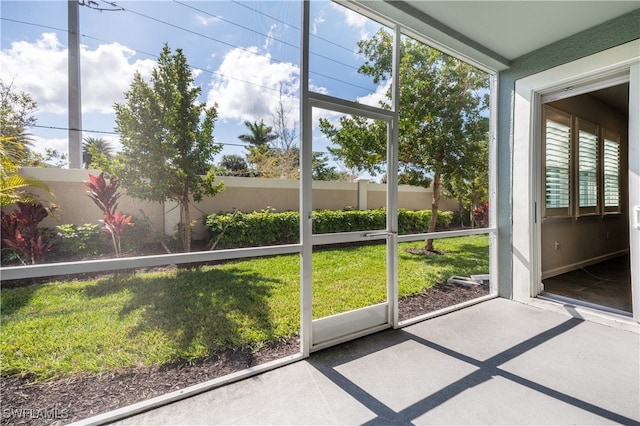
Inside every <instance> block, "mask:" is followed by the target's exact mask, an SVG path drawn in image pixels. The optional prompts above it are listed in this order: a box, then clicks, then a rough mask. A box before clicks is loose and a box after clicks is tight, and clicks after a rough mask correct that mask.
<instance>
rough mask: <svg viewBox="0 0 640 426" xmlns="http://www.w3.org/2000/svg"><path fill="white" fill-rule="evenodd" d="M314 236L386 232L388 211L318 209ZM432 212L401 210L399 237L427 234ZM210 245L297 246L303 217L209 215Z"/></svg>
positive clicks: (447, 220) (446, 219) (442, 222)
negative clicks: (215, 243) (378, 230)
mask: <svg viewBox="0 0 640 426" xmlns="http://www.w3.org/2000/svg"><path fill="white" fill-rule="evenodd" d="M313 215H314V217H315V219H314V221H313V233H314V234H329V233H336V232H355V231H365V230H375V229H384V228H385V224H386V210H385V209H377V210H318V211H315V212H314V213H313ZM452 217H453V214H452V212H439V213H438V227H439V228H440V229H442V228H446V227H448V226H449V225H450V224H451V219H452ZM430 218H431V211H427V210H423V211H411V210H405V209H400V210H399V212H398V227H399V231H400V234H416V233H423V232H428V230H429V221H430ZM204 224H205V227H206V229H207V237H208V238H209V244H210V245H211V244H213V242H214V241H218V243H217V245H216V248H220V249H223V248H240V247H259V246H269V245H278V244H294V243H297V242H298V241H299V234H300V215H299V213H298V212H282V213H274V212H273V211H271V210H264V211H262V212H252V213H242V212H238V213H236V214H235V215H232V214H230V213H218V214H212V215H209V216H206V217H205V218H204Z"/></svg>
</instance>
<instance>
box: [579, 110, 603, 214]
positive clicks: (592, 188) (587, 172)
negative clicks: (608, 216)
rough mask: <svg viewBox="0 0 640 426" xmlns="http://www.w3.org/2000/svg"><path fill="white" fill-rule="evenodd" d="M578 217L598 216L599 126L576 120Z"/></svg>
mask: <svg viewBox="0 0 640 426" xmlns="http://www.w3.org/2000/svg"><path fill="white" fill-rule="evenodd" d="M576 129H577V150H578V154H577V161H578V164H577V166H576V169H577V172H578V176H577V185H578V188H577V191H576V193H577V196H578V210H577V214H578V215H594V214H598V165H599V164H598V145H599V144H598V125H597V124H593V123H589V122H588V121H585V120H582V119H580V118H576Z"/></svg>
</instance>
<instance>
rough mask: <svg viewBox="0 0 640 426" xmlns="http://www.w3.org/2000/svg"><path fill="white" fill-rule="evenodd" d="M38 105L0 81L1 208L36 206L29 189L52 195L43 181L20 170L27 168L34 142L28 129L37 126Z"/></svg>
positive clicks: (24, 94) (34, 197)
mask: <svg viewBox="0 0 640 426" xmlns="http://www.w3.org/2000/svg"><path fill="white" fill-rule="evenodd" d="M37 106H38V105H37V103H36V101H34V100H33V98H31V96H30V95H29V94H28V93H26V92H18V91H15V90H14V89H13V87H12V85H11V84H5V83H4V82H3V81H2V80H0V202H1V205H2V207H5V206H8V205H10V204H13V203H15V202H18V201H21V202H25V203H37V202H38V197H37V196H36V195H35V194H33V193H32V192H30V191H29V188H40V189H43V190H45V191H48V192H51V190H50V189H49V187H48V186H47V185H45V184H44V183H43V182H42V181H40V180H38V179H35V178H32V177H27V176H22V175H20V173H19V170H20V167H21V166H24V165H28V163H29V158H30V156H31V151H30V149H29V147H30V145H31V140H30V136H29V133H28V132H27V129H26V128H27V127H28V126H32V125H34V124H35V123H36V118H35V117H34V115H33V114H34V113H35V111H36V109H37Z"/></svg>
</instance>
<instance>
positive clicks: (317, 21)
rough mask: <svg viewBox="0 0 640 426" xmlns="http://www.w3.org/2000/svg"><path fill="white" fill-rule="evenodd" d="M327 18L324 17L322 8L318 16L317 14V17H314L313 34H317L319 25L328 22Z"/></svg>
mask: <svg viewBox="0 0 640 426" xmlns="http://www.w3.org/2000/svg"><path fill="white" fill-rule="evenodd" d="M326 20H327V19H326V18H325V17H324V11H323V10H321V11H320V13H319V14H318V16H316V17H315V18H313V23H312V24H311V34H314V35H315V34H317V33H318V26H319V25H320V24H323V23H325V22H326Z"/></svg>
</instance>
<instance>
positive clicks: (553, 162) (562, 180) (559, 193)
mask: <svg viewBox="0 0 640 426" xmlns="http://www.w3.org/2000/svg"><path fill="white" fill-rule="evenodd" d="M543 122H544V131H543V136H544V143H543V149H544V154H543V158H544V177H545V182H544V192H545V209H544V215H545V216H569V215H570V214H571V210H570V207H571V206H570V201H571V115H569V114H566V113H564V112H562V111H558V110H556V109H553V108H551V107H548V106H547V107H545V108H544V120H543Z"/></svg>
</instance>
